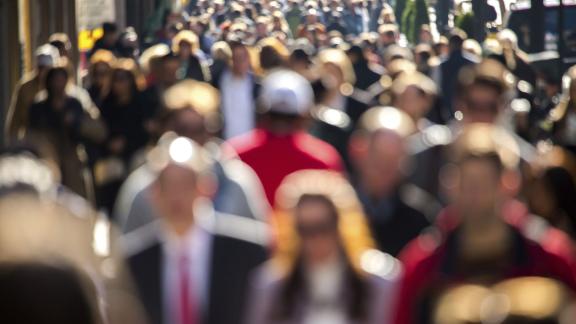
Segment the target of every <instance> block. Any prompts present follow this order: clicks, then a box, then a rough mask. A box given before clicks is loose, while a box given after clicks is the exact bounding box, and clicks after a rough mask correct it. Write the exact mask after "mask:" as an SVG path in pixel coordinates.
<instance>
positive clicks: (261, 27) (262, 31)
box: [256, 23, 268, 37]
mask: <svg viewBox="0 0 576 324" xmlns="http://www.w3.org/2000/svg"><path fill="white" fill-rule="evenodd" d="M256 34H257V35H258V36H259V37H264V36H266V35H267V34H268V26H266V24H263V23H259V24H257V25H256Z"/></svg>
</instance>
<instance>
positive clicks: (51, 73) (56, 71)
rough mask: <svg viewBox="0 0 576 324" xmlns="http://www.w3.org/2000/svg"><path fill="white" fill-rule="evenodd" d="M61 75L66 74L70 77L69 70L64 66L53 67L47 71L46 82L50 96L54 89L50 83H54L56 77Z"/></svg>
mask: <svg viewBox="0 0 576 324" xmlns="http://www.w3.org/2000/svg"><path fill="white" fill-rule="evenodd" d="M59 75H60V76H64V77H65V78H66V80H68V79H69V78H70V75H69V73H68V70H67V69H66V67H64V66H56V67H52V68H51V69H50V70H48V73H46V79H45V81H44V82H45V87H46V90H47V92H48V95H49V96H50V95H51V94H52V89H51V86H50V85H51V84H52V81H53V80H54V78H56V77H57V76H59Z"/></svg>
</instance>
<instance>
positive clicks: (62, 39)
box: [48, 33, 72, 58]
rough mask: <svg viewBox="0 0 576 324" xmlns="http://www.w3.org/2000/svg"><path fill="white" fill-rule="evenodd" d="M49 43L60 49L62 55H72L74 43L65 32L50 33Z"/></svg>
mask: <svg viewBox="0 0 576 324" xmlns="http://www.w3.org/2000/svg"><path fill="white" fill-rule="evenodd" d="M48 43H49V44H50V45H52V46H54V47H56V48H57V49H58V52H59V53H60V56H61V57H67V58H69V57H70V51H71V50H72V43H71V42H70V38H69V37H68V35H66V34H64V33H55V34H52V35H50V38H49V39H48Z"/></svg>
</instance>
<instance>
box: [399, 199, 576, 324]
mask: <svg viewBox="0 0 576 324" xmlns="http://www.w3.org/2000/svg"><path fill="white" fill-rule="evenodd" d="M521 207H522V205H521V204H519V203H518V202H510V204H509V205H508V206H506V207H505V208H504V215H505V216H504V218H505V219H506V220H507V222H508V223H512V224H510V225H511V228H512V229H513V233H514V235H515V237H516V239H515V245H514V246H515V248H514V253H515V255H514V257H515V258H514V259H513V260H514V261H513V266H511V267H510V269H508V271H506V273H504V274H503V276H502V280H504V279H508V278H515V277H524V276H541V277H549V278H554V279H556V280H559V281H561V282H563V283H564V284H566V285H567V286H568V287H570V288H572V289H573V290H575V291H576V278H575V276H574V273H575V272H574V269H573V263H572V259H573V257H572V255H570V253H569V252H568V251H571V249H570V248H568V247H569V246H570V244H567V243H562V244H559V243H558V242H566V240H567V238H566V240H565V236H563V235H562V234H561V233H560V232H559V231H557V230H550V229H548V230H546V231H544V232H543V234H542V245H540V244H538V243H536V242H535V241H533V240H531V239H528V238H527V237H526V235H524V234H523V232H524V230H523V228H522V226H523V225H526V224H527V222H528V219H529V217H528V214H527V213H526V212H525V209H523V208H521ZM523 210H524V212H523ZM458 223H459V222H458V217H457V216H456V214H455V213H454V211H453V209H451V208H447V209H446V210H445V211H444V212H443V213H441V215H440V216H439V217H438V232H437V234H438V235H434V234H432V233H428V234H424V235H421V236H420V237H418V238H417V239H415V240H413V241H412V242H411V243H410V244H409V245H408V246H407V247H406V248H405V249H404V251H403V252H402V253H401V255H400V259H401V261H402V263H403V264H404V276H403V279H402V281H401V284H400V292H399V296H398V302H397V307H396V311H395V313H396V314H395V320H394V322H393V323H394V324H412V323H418V320H419V311H420V310H421V309H422V308H421V306H422V303H423V302H424V299H425V298H426V296H425V294H426V292H427V291H428V289H431V288H432V287H433V286H438V285H451V284H457V283H460V282H464V278H462V277H461V276H459V275H458V274H457V273H455V272H451V270H450V264H451V261H453V259H454V255H455V254H454V251H455V249H457V243H455V242H456V240H455V239H454V237H455V235H457V234H456V232H457V229H458ZM439 236H444V237H446V239H445V240H443V241H441V240H440V239H439ZM566 244H567V245H566Z"/></svg>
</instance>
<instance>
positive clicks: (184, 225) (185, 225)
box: [167, 214, 194, 238]
mask: <svg viewBox="0 0 576 324" xmlns="http://www.w3.org/2000/svg"><path fill="white" fill-rule="evenodd" d="M167 225H168V228H169V229H170V231H172V232H173V233H174V234H176V236H177V237H178V238H183V237H185V236H186V235H187V234H188V232H189V231H190V229H192V227H194V216H193V215H192V214H191V215H189V216H187V217H177V218H174V219H171V220H169V221H168V224H167Z"/></svg>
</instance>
